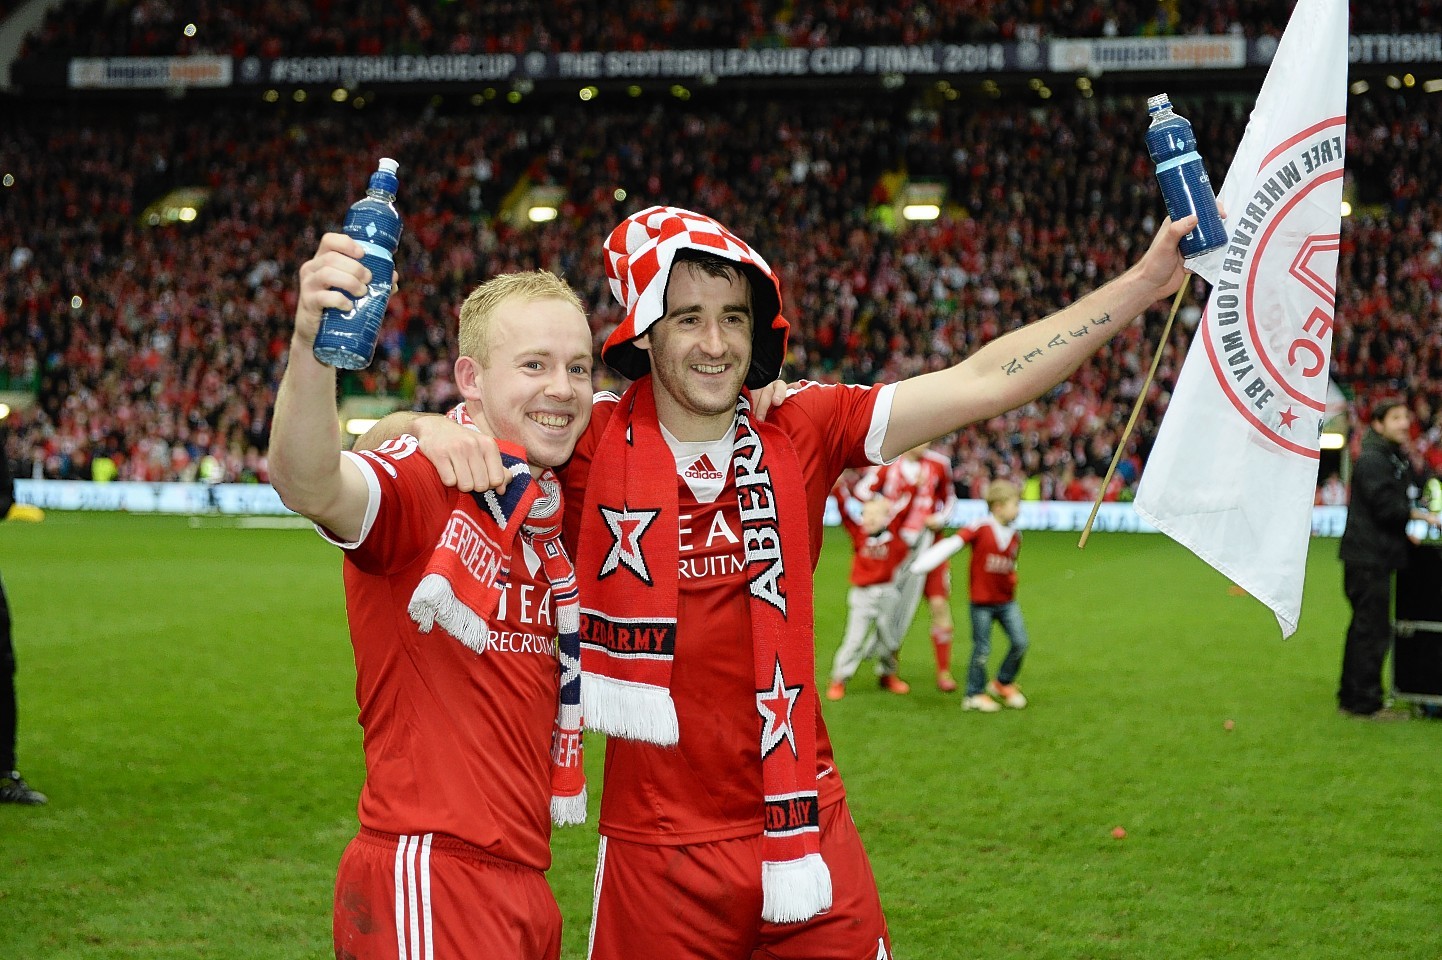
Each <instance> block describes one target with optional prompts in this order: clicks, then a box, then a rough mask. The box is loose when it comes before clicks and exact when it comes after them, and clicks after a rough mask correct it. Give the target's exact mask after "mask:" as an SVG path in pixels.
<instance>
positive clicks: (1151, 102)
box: [1147, 93, 1172, 114]
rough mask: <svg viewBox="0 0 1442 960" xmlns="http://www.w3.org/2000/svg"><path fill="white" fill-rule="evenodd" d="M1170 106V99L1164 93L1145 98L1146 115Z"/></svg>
mask: <svg viewBox="0 0 1442 960" xmlns="http://www.w3.org/2000/svg"><path fill="white" fill-rule="evenodd" d="M1171 105H1172V99H1171V97H1168V96H1167V95H1166V94H1165V93H1159V94H1157V95H1156V96H1155V97H1147V113H1148V114H1153V113H1156V112H1157V111H1159V110H1166V109H1167V108H1168V107H1170V106H1171Z"/></svg>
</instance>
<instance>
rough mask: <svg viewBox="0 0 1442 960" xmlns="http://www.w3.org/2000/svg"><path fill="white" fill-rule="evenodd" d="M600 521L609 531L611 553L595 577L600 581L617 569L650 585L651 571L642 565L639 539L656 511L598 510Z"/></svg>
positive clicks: (652, 519)
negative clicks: (626, 571)
mask: <svg viewBox="0 0 1442 960" xmlns="http://www.w3.org/2000/svg"><path fill="white" fill-rule="evenodd" d="M600 509H601V518H602V519H604V520H605V521H606V529H608V530H610V531H611V551H610V552H609V553H607V554H606V561H605V562H604V563H602V564H601V572H600V573H598V574H597V575H596V578H597V579H598V580H599V579H604V578H606V577H609V576H610V575H611V574H613V573H615V572H616V571H617V570H618V569H620V568H621V567H623V566H624V567H625V568H626V569H627V570H630V571H631V572H632V573H634V574H635V575H636V576H637V577H639V578H640V579H641V582H642V583H644V584H645V585H646V586H648V587H649V586H652V585H653V584H652V581H651V571H650V570H649V569H648V568H647V566H646V556H645V554H643V553H642V552H641V536H642V535H643V534H644V533H645V532H646V530H647V528H649V527H650V526H651V524H652V523H653V522H654V521H655V520H656V518H657V517H658V516H660V514H661V511H660V510H627V509H621V510H613V509H612V508H610V507H601V508H600Z"/></svg>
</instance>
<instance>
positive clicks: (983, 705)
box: [961, 693, 1001, 713]
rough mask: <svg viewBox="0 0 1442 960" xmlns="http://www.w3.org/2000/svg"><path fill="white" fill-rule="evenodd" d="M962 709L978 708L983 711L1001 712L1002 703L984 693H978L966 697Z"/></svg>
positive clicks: (962, 702)
mask: <svg viewBox="0 0 1442 960" xmlns="http://www.w3.org/2000/svg"><path fill="white" fill-rule="evenodd" d="M961 709H963V710H978V711H980V712H981V713H999V712H1000V711H1001V704H999V703H997V702H996V701H995V700H993V699H992V698H991V697H988V696H987V695H986V694H984V693H978V694H974V695H973V696H970V697H966V698H964V699H963V700H962V701H961Z"/></svg>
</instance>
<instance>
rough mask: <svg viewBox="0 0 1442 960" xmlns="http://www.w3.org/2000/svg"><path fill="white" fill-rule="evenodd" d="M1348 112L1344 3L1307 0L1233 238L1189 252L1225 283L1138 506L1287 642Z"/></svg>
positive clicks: (1230, 191)
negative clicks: (1266, 617) (1252, 603)
mask: <svg viewBox="0 0 1442 960" xmlns="http://www.w3.org/2000/svg"><path fill="white" fill-rule="evenodd" d="M1179 112H1182V113H1185V107H1180V108H1179ZM1346 114H1347V4H1346V2H1345V0H1298V3H1297V6H1296V8H1295V9H1294V10H1293V11H1292V19H1291V21H1290V22H1289V23H1288V24H1287V29H1286V31H1285V32H1284V33H1283V34H1282V39H1281V41H1280V43H1279V44H1278V46H1277V51H1276V55H1275V56H1274V58H1273V60H1272V65H1271V67H1270V68H1269V69H1268V71H1267V77H1266V79H1265V80H1264V81H1263V82H1262V91H1261V93H1260V94H1259V95H1258V96H1257V104H1256V107H1255V108H1254V109H1253V110H1252V116H1251V119H1250V120H1249V121H1248V122H1247V129H1246V132H1245V133H1244V134H1243V136H1242V142H1241V145H1240V146H1239V147H1238V148H1237V154H1236V157H1235V158H1234V159H1233V161H1232V166H1231V169H1230V170H1229V171H1228V172H1227V179H1226V182H1225V183H1224V184H1223V185H1222V192H1221V194H1220V199H1221V202H1222V206H1223V207H1224V208H1225V210H1226V212H1227V219H1226V225H1227V232H1228V235H1229V238H1230V239H1229V242H1228V244H1227V246H1225V247H1222V248H1220V249H1218V250H1215V251H1213V252H1211V253H1209V254H1207V255H1205V256H1203V257H1198V258H1195V259H1193V260H1189V261H1188V262H1187V266H1188V267H1189V268H1190V269H1192V270H1194V271H1195V272H1196V273H1198V274H1200V275H1201V276H1203V277H1205V278H1206V279H1207V280H1208V281H1210V282H1211V284H1212V292H1211V296H1210V298H1209V299H1208V301H1207V308H1206V310H1205V311H1204V312H1203V315H1202V322H1201V324H1200V325H1199V326H1198V327H1197V331H1196V334H1195V336H1194V338H1193V340H1192V346H1191V349H1190V350H1189V351H1188V353H1187V359H1186V362H1185V363H1184V364H1183V365H1182V372H1181V376H1180V377H1179V378H1178V380H1177V388H1176V391H1175V393H1174V394H1173V395H1172V400H1171V406H1170V408H1169V409H1168V411H1167V415H1166V418H1165V420H1164V421H1163V422H1162V425H1161V429H1160V430H1159V431H1158V434H1157V440H1156V445H1155V446H1154V447H1153V449H1152V453H1151V456H1150V457H1149V458H1148V460H1147V464H1146V469H1145V471H1144V472H1143V474H1142V481H1141V486H1140V488H1139V489H1138V491H1137V500H1136V505H1135V506H1136V509H1137V512H1138V513H1140V514H1141V515H1142V516H1143V517H1145V518H1146V519H1148V520H1150V521H1151V522H1152V523H1153V524H1154V525H1155V526H1156V527H1157V528H1158V529H1160V530H1162V531H1163V532H1165V533H1167V534H1169V535H1170V536H1171V537H1172V538H1173V539H1175V540H1177V541H1178V542H1180V543H1182V544H1183V545H1185V546H1187V547H1189V548H1190V549H1191V550H1192V552H1194V553H1195V554H1197V556H1199V557H1201V558H1202V559H1203V560H1205V561H1207V563H1209V564H1211V565H1212V566H1214V567H1216V568H1217V569H1218V570H1220V571H1221V572H1222V573H1224V574H1226V575H1227V576H1228V577H1229V578H1231V580H1232V581H1233V582H1234V583H1236V584H1237V585H1238V586H1240V587H1242V588H1243V589H1245V590H1246V591H1247V592H1248V593H1250V594H1251V595H1252V596H1254V597H1256V598H1257V599H1259V600H1261V601H1262V602H1263V603H1265V604H1266V605H1267V606H1268V607H1270V608H1271V609H1272V612H1273V613H1275V614H1276V615H1277V622H1278V623H1279V624H1280V625H1281V628H1282V635H1283V636H1284V637H1289V636H1291V635H1292V633H1293V632H1295V631H1296V629H1297V619H1298V617H1299V616H1300V614H1301V611H1302V582H1303V574H1304V572H1305V568H1306V563H1307V542H1308V540H1309V538H1310V536H1311V532H1312V502H1313V498H1314V495H1315V492H1316V485H1317V463H1318V449H1319V447H1318V443H1319V439H1320V435H1321V430H1322V423H1323V420H1324V417H1325V411H1326V401H1327V385H1328V383H1329V371H1328V366H1329V364H1330V362H1331V356H1332V320H1333V315H1334V311H1335V307H1336V282H1337V251H1338V247H1339V245H1340V235H1341V209H1342V153H1343V146H1344V144H1345V143H1346V121H1347V116H1346ZM1202 149H1203V151H1205V149H1206V146H1205V145H1203V146H1202Z"/></svg>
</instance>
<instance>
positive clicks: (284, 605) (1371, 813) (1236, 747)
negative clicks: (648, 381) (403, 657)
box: [0, 513, 1442, 960]
mask: <svg viewBox="0 0 1442 960" xmlns="http://www.w3.org/2000/svg"><path fill="white" fill-rule="evenodd" d="M1025 536H1026V541H1025V546H1024V547H1023V550H1022V555H1021V593H1020V598H1021V602H1022V609H1023V611H1024V612H1025V615H1026V618H1027V623H1028V627H1029V629H1030V632H1031V636H1032V650H1031V654H1030V656H1029V658H1028V662H1027V664H1026V667H1025V670H1024V671H1023V674H1022V685H1023V687H1024V688H1025V690H1026V692H1027V694H1028V696H1029V697H1031V700H1032V705H1031V706H1030V707H1029V708H1028V709H1026V710H1024V711H1007V712H1005V713H1002V714H997V715H994V716H981V715H978V714H963V713H962V711H961V709H960V705H959V700H958V696H957V695H955V694H953V695H950V696H947V695H943V694H941V693H939V692H937V691H936V690H935V688H934V687H933V686H932V685H931V683H930V674H931V670H930V664H931V652H930V646H929V643H928V642H927V639H926V635H925V617H924V615H922V616H919V617H918V620H917V622H916V624H915V625H914V626H913V628H912V632H911V634H910V637H909V639H908V640H907V643H906V647H905V648H904V650H903V661H902V674H903V676H906V677H907V678H909V679H910V680H911V682H912V684H913V686H914V690H913V693H912V694H911V695H910V696H908V697H895V696H891V695H888V694H884V693H881V692H880V691H878V690H876V689H875V687H874V686H873V685H872V684H871V683H869V682H867V678H868V677H869V670H870V667H869V666H864V667H863V673H862V674H859V675H858V678H857V680H856V681H853V683H852V685H851V691H850V693H849V694H848V696H847V698H846V699H845V700H843V701H841V702H839V703H827V704H826V705H825V712H826V717H827V721H828V724H829V726H830V729H831V734H832V739H833V740H834V742H835V745H836V751H837V756H838V761H839V764H840V767H841V770H842V773H843V774H844V776H845V778H846V782H847V787H848V793H849V795H850V798H851V804H852V809H853V812H854V815H855V817H856V819H857V822H858V824H859V825H860V828H861V832H862V836H863V837H864V838H865V839H866V842H867V847H868V850H869V851H870V855H871V859H872V863H873V866H874V867H875V870H876V873H877V878H878V882H879V883H880V886H881V892H882V897H883V901H884V903H885V904H886V908H887V914H888V918H889V920H890V924H891V930H892V937H893V940H894V946H895V950H896V954H897V956H899V957H902V958H913V960H914V958H973V957H976V958H988V960H991V958H1025V960H1044V958H1056V960H1062V958H1066V960H1078V958H1082V960H1085V958H1096V960H1131V958H1138V957H1149V958H1163V960H1212V958H1217V957H1241V958H1277V960H1298V958H1306V960H1327V958H1335V960H1354V958H1356V957H1359V956H1366V957H1368V958H1369V960H1388V958H1396V960H1403V958H1407V960H1412V958H1435V957H1438V956H1442V722H1431V721H1418V722H1413V723H1407V724H1367V723H1359V722H1356V721H1351V720H1347V719H1344V718H1341V717H1339V716H1338V715H1337V713H1336V710H1335V705H1334V699H1333V694H1334V689H1335V684H1336V677H1337V669H1338V665H1339V663H1340V656H1341V636H1342V631H1343V629H1344V627H1345V623H1346V618H1347V608H1346V604H1345V602H1344V601H1343V599H1342V597H1341V589H1340V568H1339V565H1338V563H1337V560H1336V542H1335V541H1332V540H1319V541H1315V542H1314V543H1313V544H1312V551H1311V557H1310V560H1309V564H1308V574H1307V576H1308V582H1307V591H1306V602H1305V605H1304V612H1303V617H1302V624H1301V629H1300V630H1299V631H1298V633H1297V635H1296V636H1295V637H1293V638H1292V639H1290V640H1288V641H1282V640H1281V639H1280V634H1279V631H1278V629H1277V626H1276V623H1275V620H1274V619H1273V618H1272V616H1271V614H1270V613H1269V612H1268V611H1267V610H1266V609H1265V608H1263V607H1262V606H1261V605H1260V604H1259V603H1257V602H1256V601H1255V600H1252V599H1250V598H1247V597H1243V596H1236V595H1233V594H1231V593H1229V591H1228V583H1227V582H1226V580H1225V579H1223V578H1222V577H1221V576H1220V575H1219V574H1217V573H1215V572H1214V571H1212V570H1211V569H1210V568H1209V567H1207V566H1206V565H1205V564H1203V563H1202V562H1201V561H1200V560H1197V559H1196V558H1195V557H1193V556H1192V555H1191V554H1190V553H1188V552H1187V551H1186V550H1184V549H1183V548H1181V547H1179V546H1177V545H1176V544H1174V543H1172V542H1171V541H1169V540H1167V539H1166V538H1164V537H1161V536H1136V535H1133V536H1126V535H1106V534H1102V535H1097V536H1093V537H1092V539H1091V541H1090V542H1089V544H1088V545H1087V548H1086V549H1085V550H1084V551H1079V550H1078V549H1077V548H1076V536H1075V535H1074V534H1051V533H1041V532H1028V533H1027V534H1026V535H1025ZM0 544H3V547H0V558H3V559H0V573H3V575H4V578H5V586H6V589H7V591H8V593H9V596H10V602H11V606H12V608H13V613H14V619H15V639H16V649H17V655H18V658H19V663H20V670H19V678H18V680H19V686H20V708H21V737H20V755H21V766H22V769H23V770H24V772H25V773H26V775H27V776H28V777H29V778H30V779H31V780H32V782H33V783H34V784H35V785H36V786H37V787H39V788H40V789H42V790H44V791H46V792H47V793H49V794H50V796H51V803H50V805H49V806H48V807H44V808H38V809H22V808H13V807H6V808H0V857H3V860H0V956H4V957H6V958H13V960H52V958H126V960H130V958H135V960H140V958H144V960H172V958H173V960H181V958H184V960H195V958H216V960H250V958H255V960H260V958H265V960H282V958H315V957H322V956H329V955H330V901H331V884H332V880H333V877H334V870H335V864H336V861H337V858H338V857H339V855H340V852H341V850H342V848H343V847H344V845H345V843H346V841H347V840H348V839H349V838H350V837H351V835H352V834H353V833H354V830H355V800H356V794H357V791H358V789H359V785H360V780H361V776H362V766H361V752H360V730H359V728H358V727H357V726H356V723H355V702H354V691H353V681H354V674H353V669H352V664H351V660H350V648H349V645H348V642H347V640H346V634H345V625H344V616H343V608H342V604H343V601H342V596H341V587H340V576H339V566H340V560H339V557H338V555H337V552H336V551H334V550H333V549H331V548H329V547H327V546H325V545H324V544H323V543H321V542H320V541H319V539H318V538H316V537H315V536H314V535H313V534H311V533H309V532H307V531H305V530H299V529H244V528H239V527H237V526H236V525H235V522H234V521H233V520H221V519H219V518H205V519H201V520H197V521H190V520H188V519H187V518H183V517H135V516H123V515H103V514H93V515H81V514H63V513H52V514H51V515H50V516H49V517H48V518H47V519H46V521H45V522H44V523H42V524H39V525H29V524H20V523H9V524H6V525H4V527H3V528H0ZM849 561H850V554H849V549H848V545H847V544H846V543H845V541H844V540H843V539H842V538H841V537H840V535H839V534H838V533H837V531H831V532H830V534H829V539H828V542H827V546H826V550H825V552H824V554H823V556H822V561H821V568H820V570H819V572H818V576H817V582H818V589H817V631H818V636H819V640H818V644H817V660H818V673H819V674H820V675H821V676H822V677H823V678H824V676H825V673H826V668H827V666H829V663H830V658H831V654H832V652H833V651H834V649H835V647H836V644H837V643H838V641H839V639H840V634H841V629H842V624H843V622H844V619H845V592H846V575H847V570H848V565H849ZM964 562H965V560H964V556H963V557H962V558H958V560H957V561H955V562H954V570H955V574H956V579H957V585H958V588H959V589H958V594H959V596H958V600H957V602H956V615H957V620H958V623H959V624H961V625H963V626H962V629H960V630H959V636H958V642H957V647H956V654H957V660H958V661H964V660H965V658H966V656H967V653H968V651H969V639H968V638H967V636H966V633H967V631H966V628H965V626H964V624H965V623H966V608H965V589H964V578H965V567H964ZM1002 646H1004V643H1003V642H1001V639H1000V637H998V642H997V643H996V644H995V645H994V656H995V657H999V656H1000V653H1001V651H1000V650H999V649H996V648H998V647H1002ZM1227 720H1231V721H1233V722H1234V725H1233V727H1232V729H1230V730H1229V729H1227V728H1226V726H1225V722H1226V721H1227ZM601 754H602V750H601V749H600V743H599V738H592V740H591V748H590V750H589V761H588V763H589V766H590V771H591V775H592V781H591V782H592V785H593V796H595V795H598V794H599V790H598V787H599V784H600V760H601ZM593 822H594V814H593ZM1116 826H1122V827H1124V828H1125V829H1126V831H1127V835H1126V837H1125V838H1124V839H1121V840H1118V839H1114V838H1113V837H1112V829H1113V827H1116ZM555 859H556V864H555V867H554V868H553V869H552V871H551V882H552V885H553V887H554V888H555V891H556V895H557V899H558V900H559V901H560V904H561V909H562V912H563V915H564V917H565V922H566V933H565V951H564V956H565V957H567V958H571V960H578V958H581V957H583V956H584V952H585V943H586V933H587V925H588V922H589V910H590V885H591V875H592V870H593V867H594V862H595V833H594V827H593V826H591V827H583V828H579V829H572V830H567V831H558V832H557V833H556V835H555Z"/></svg>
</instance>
